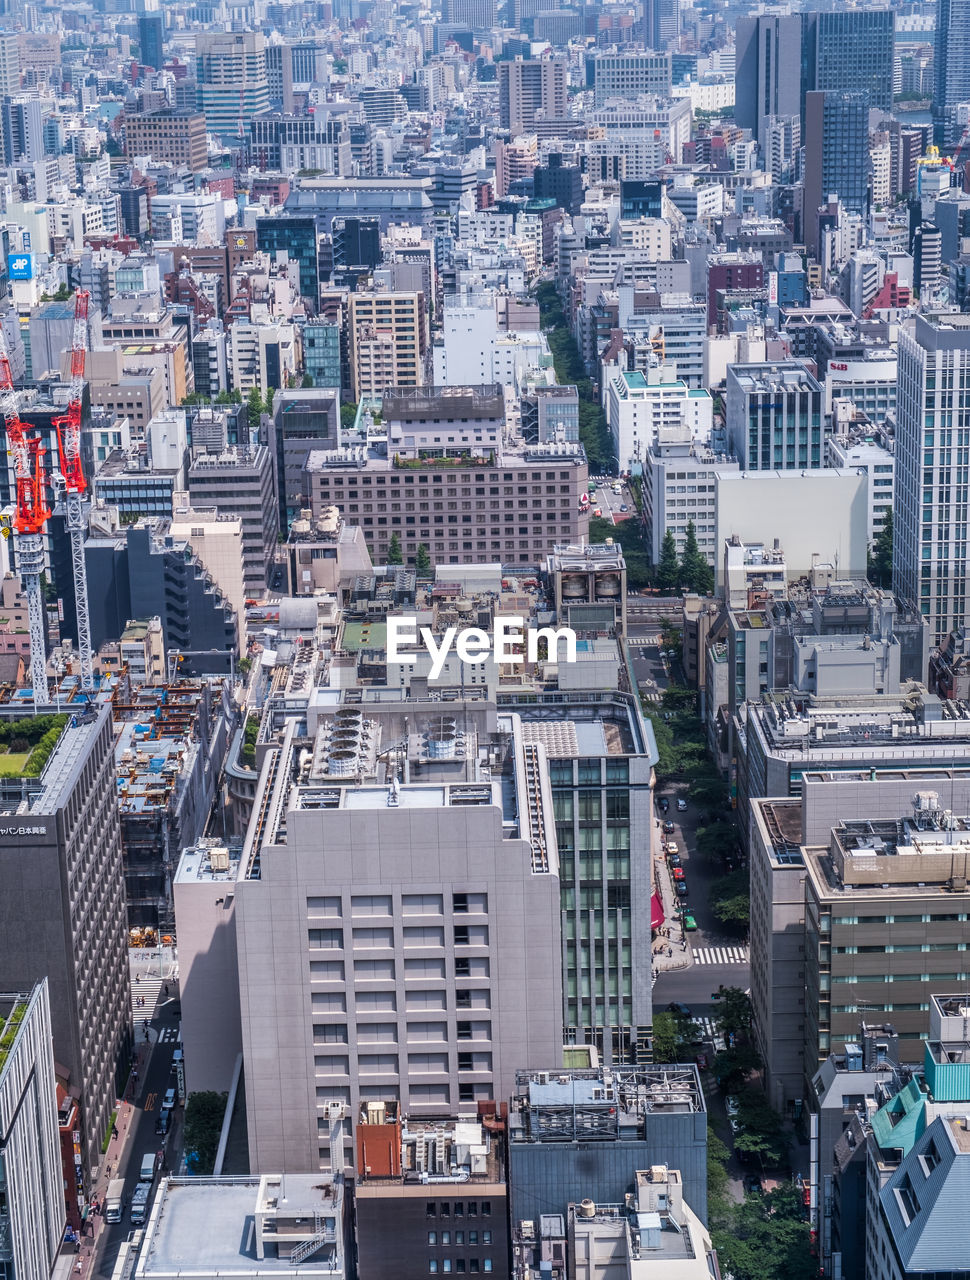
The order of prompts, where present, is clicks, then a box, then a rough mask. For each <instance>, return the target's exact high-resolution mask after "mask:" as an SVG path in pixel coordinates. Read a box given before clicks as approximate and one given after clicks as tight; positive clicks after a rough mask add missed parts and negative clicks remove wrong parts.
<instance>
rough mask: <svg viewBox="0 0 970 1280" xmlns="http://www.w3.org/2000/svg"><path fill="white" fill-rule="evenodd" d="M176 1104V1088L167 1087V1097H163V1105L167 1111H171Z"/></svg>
mask: <svg viewBox="0 0 970 1280" xmlns="http://www.w3.org/2000/svg"><path fill="white" fill-rule="evenodd" d="M174 1106H175V1090H174V1089H166V1090H165V1097H164V1098H163V1099H162V1107H163V1108H164V1109H165V1110H166V1111H171V1109H172V1108H173V1107H174Z"/></svg>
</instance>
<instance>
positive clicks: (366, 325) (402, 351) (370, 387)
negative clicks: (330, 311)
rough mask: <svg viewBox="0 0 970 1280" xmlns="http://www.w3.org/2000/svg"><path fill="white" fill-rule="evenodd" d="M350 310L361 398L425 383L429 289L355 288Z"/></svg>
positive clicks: (352, 353) (354, 368) (353, 370)
mask: <svg viewBox="0 0 970 1280" xmlns="http://www.w3.org/2000/svg"><path fill="white" fill-rule="evenodd" d="M347 314H348V328H349V333H350V345H349V355H350V375H351V379H352V385H353V396H354V399H355V400H356V401H360V400H361V399H362V398H367V399H371V400H373V399H374V398H375V397H376V398H379V397H380V396H382V395H383V394H384V392H385V390H387V389H388V388H390V387H418V386H421V385H422V384H423V383H424V381H425V365H426V361H425V352H426V351H427V347H428V313H427V302H426V299H425V297H424V294H423V293H420V292H414V291H407V292H403V291H402V292H399V293H398V292H394V291H390V292H386V291H384V290H374V291H372V292H368V293H352V294H351V295H350V298H349V302H348V312H347Z"/></svg>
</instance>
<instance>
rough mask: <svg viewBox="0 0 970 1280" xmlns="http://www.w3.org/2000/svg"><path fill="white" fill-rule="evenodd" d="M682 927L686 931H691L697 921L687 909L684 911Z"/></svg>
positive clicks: (695, 926)
mask: <svg viewBox="0 0 970 1280" xmlns="http://www.w3.org/2000/svg"><path fill="white" fill-rule="evenodd" d="M684 928H685V929H686V930H687V932H688V933H692V932H693V931H694V930H695V929H696V928H697V921H696V920H695V919H694V917H693V916H692V915H691V913H690V912H689V911H687V912H685V913H684Z"/></svg>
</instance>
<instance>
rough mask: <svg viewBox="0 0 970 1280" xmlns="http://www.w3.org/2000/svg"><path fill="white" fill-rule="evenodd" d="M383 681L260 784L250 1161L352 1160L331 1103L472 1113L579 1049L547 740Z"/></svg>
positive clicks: (249, 841)
mask: <svg viewBox="0 0 970 1280" xmlns="http://www.w3.org/2000/svg"><path fill="white" fill-rule="evenodd" d="M367 692H368V691H366V690H365V691H363V693H364V701H363V703H362V704H361V703H357V702H355V703H354V705H353V706H350V705H347V706H339V705H335V706H334V707H333V713H332V714H327V715H324V716H319V717H318V716H316V715H315V714H314V715H313V716H312V717H311V719H312V721H313V731H312V732H313V738H314V746H313V749H312V751H311V756H312V760H311V761H309V762H308V761H307V760H306V751H305V750H304V747H303V746H302V745H301V740H300V738H299V736H298V734H297V732H296V729H297V724H296V722H295V721H293V722H291V723H290V724H289V725H288V726H287V727H286V729H285V731H284V733H283V737H282V741H281V742H280V743H279V745H278V746H275V747H273V748H271V749H270V751H269V753H268V757H267V758H265V759H264V765H263V772H262V774H261V778H260V782H259V785H258V787H257V793H256V798H255V803H254V810H253V813H254V817H253V819H252V821H251V822H250V827H249V831H248V833H247V836H246V842H245V846H244V849H243V856H242V859H241V861H240V864H239V871H238V876H237V879H236V881H235V908H234V910H235V925H236V937H237V943H238V955H239V1003H240V1010H241V1015H242V1047H243V1054H244V1060H245V1070H246V1081H247V1087H246V1094H247V1109H248V1132H249V1145H250V1158H251V1161H252V1165H253V1167H254V1168H262V1167H273V1168H283V1169H285V1170H287V1171H292V1172H301V1171H311V1170H316V1169H319V1168H327V1167H329V1166H330V1161H331V1158H332V1159H333V1160H334V1161H335V1162H336V1164H337V1165H338V1167H339V1166H341V1165H342V1164H343V1162H344V1161H345V1160H346V1161H347V1162H348V1163H349V1162H350V1161H351V1159H352V1148H351V1147H350V1145H349V1142H350V1137H351V1134H350V1127H349V1125H347V1126H345V1127H344V1128H343V1131H341V1129H340V1128H339V1127H338V1129H337V1131H336V1134H334V1132H333V1129H332V1125H331V1108H332V1106H333V1104H335V1103H336V1104H338V1106H343V1107H346V1108H347V1111H346V1112H345V1114H348V1115H352V1116H357V1115H359V1114H360V1109H361V1106H365V1105H366V1104H368V1103H371V1102H374V1103H380V1102H394V1103H396V1104H398V1106H399V1108H400V1114H402V1115H407V1116H408V1117H409V1119H412V1120H414V1119H419V1118H421V1117H428V1116H440V1115H451V1114H457V1113H458V1111H459V1109H460V1107H461V1104H472V1105H474V1104H476V1103H477V1102H478V1101H485V1100H490V1099H493V1100H494V1099H502V1098H505V1097H507V1096H508V1095H509V1094H510V1093H511V1092H512V1088H513V1085H514V1081H515V1073H516V1071H517V1070H518V1069H519V1067H520V1066H522V1065H525V1066H526V1067H537V1066H538V1065H540V1064H541V1063H542V1062H543V1061H548V1062H550V1063H551V1064H552V1066H553V1067H555V1066H556V1064H557V1063H559V1062H561V1058H562V995H561V992H562V988H561V983H562V976H561V975H562V968H561V959H560V956H561V952H560V941H559V939H560V884H559V875H558V860H557V855H556V834H555V816H554V813H553V808H552V801H551V796H550V793H549V789H548V783H547V781H546V777H545V753H544V750H543V748H542V747H541V746H540V745H537V744H536V743H535V742H534V741H530V740H529V739H528V738H527V737H526V736H525V735H524V733H523V727H522V725H521V722H520V721H519V719H518V717H515V716H512V715H508V714H504V715H503V714H498V715H497V714H496V710H495V707H494V704H490V703H487V702H485V701H482V700H479V701H471V700H469V701H466V702H464V703H455V704H449V705H452V706H453V708H454V709H455V710H456V711H457V712H458V715H457V717H456V718H455V719H454V720H453V719H451V718H450V717H449V716H446V715H442V714H441V713H440V712H435V711H432V710H431V708H432V707H433V706H436V705H437V706H440V705H441V704H432V703H429V704H427V705H428V708H429V710H428V712H427V714H426V715H423V714H422V713H421V711H420V708H416V704H415V703H414V702H412V701H401V702H399V703H393V702H390V703H389V702H388V701H387V700H386V699H384V700H378V699H376V698H375V699H373V700H368V698H367ZM382 692H386V691H382ZM459 735H460V736H459ZM401 743H403V744H404V745H403V746H400V745H398V744H401ZM387 748H392V750H391V752H390V754H389V753H388V751H387ZM483 752H485V753H486V754H487V755H488V757H489V758H490V760H491V762H492V763H491V764H489V765H488V766H487V770H486V772H487V775H488V776H487V777H486V775H485V774H483V772H482V768H481V760H482V753H483ZM301 762H302V763H301ZM348 766H349V767H348ZM297 779H302V781H296V780H297ZM295 782H296V785H294V783H295ZM513 797H517V799H515V800H513ZM510 806H511V807H510ZM513 807H514V813H515V814H516V815H517V817H514V816H513ZM348 850H353V854H352V856H350V857H348ZM186 856H188V855H186ZM183 862H184V859H183ZM180 878H184V869H183V871H180ZM648 985H649V983H648ZM648 995H649V992H648ZM216 998H217V999H221V998H222V997H221V996H219V995H218V994H217V995H216ZM308 1013H309V1015H310V1016H309V1017H308ZM283 1045H285V1046H286V1051H285V1052H280V1046H283ZM308 1085H309V1087H308ZM334 1142H336V1144H337V1147H336V1149H333V1146H332V1144H333V1143H334Z"/></svg>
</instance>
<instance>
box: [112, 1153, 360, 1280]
mask: <svg viewBox="0 0 970 1280" xmlns="http://www.w3.org/2000/svg"><path fill="white" fill-rule="evenodd" d="M343 1212H344V1205H343V1182H342V1180H341V1179H339V1178H338V1179H337V1180H336V1181H334V1179H333V1178H332V1177H331V1175H329V1174H325V1173H316V1174H286V1175H264V1176H263V1177H262V1178H259V1177H242V1178H165V1179H163V1180H162V1182H161V1184H160V1186H159V1189H158V1193H157V1195H156V1197H155V1204H154V1206H153V1208H152V1212H151V1217H150V1218H149V1221H148V1225H147V1227H146V1228H145V1235H144V1244H143V1246H142V1250H141V1253H140V1255H139V1258H138V1263H137V1266H136V1270H135V1276H136V1277H137V1280H148V1278H150V1277H151V1278H157V1280H163V1278H167V1277H184V1276H187V1275H194V1276H219V1277H221V1278H222V1280H232V1278H233V1277H236V1276H239V1277H244V1278H245V1280H251V1278H252V1277H260V1276H283V1275H288V1276H296V1277H299V1276H307V1275H311V1276H313V1275H321V1276H323V1275H325V1276H328V1277H331V1280H333V1277H335V1276H340V1275H342V1274H343V1272H344V1261H343V1247H342V1241H343ZM317 1215H319V1218H320V1220H321V1222H320V1229H319V1231H315V1227H316V1220H317ZM317 1238H319V1244H318V1246H317V1248H316V1249H315V1250H314V1251H313V1252H311V1253H310V1254H309V1256H307V1257H306V1258H305V1259H304V1260H303V1261H301V1262H299V1263H296V1261H295V1260H294V1259H293V1258H292V1257H291V1255H292V1254H294V1253H295V1252H297V1251H298V1250H299V1248H300V1245H301V1244H307V1245H308V1244H309V1243H310V1242H311V1240H315V1239H317Z"/></svg>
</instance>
